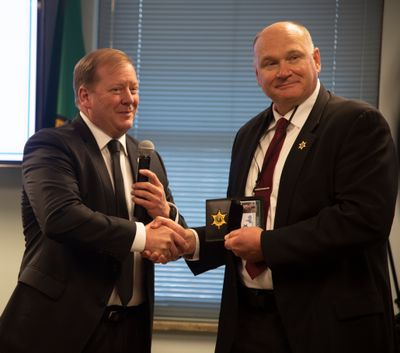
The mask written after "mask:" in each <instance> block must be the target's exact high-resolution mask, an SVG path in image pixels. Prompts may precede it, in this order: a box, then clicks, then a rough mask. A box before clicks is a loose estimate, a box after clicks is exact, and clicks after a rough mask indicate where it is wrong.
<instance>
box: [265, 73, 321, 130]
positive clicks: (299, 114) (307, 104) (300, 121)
mask: <svg viewBox="0 0 400 353" xmlns="http://www.w3.org/2000/svg"><path fill="white" fill-rule="evenodd" d="M320 87H321V84H320V82H319V79H318V81H317V85H316V87H315V89H314V92H313V93H312V94H311V96H310V97H308V98H307V99H306V100H305V101H304V102H303V103H301V104H300V105H299V106H298V108H297V111H296V113H295V114H294V115H293V118H292V121H291V124H293V125H294V126H296V127H298V128H300V129H301V128H302V127H303V125H304V124H305V122H306V120H307V118H308V116H309V115H310V113H311V110H312V108H313V106H314V104H315V102H316V100H317V98H318V93H319V89H320ZM272 111H273V114H274V119H275V122H276V121H278V120H279V119H280V118H281V117H282V116H281V115H280V114H279V113H278V112H277V111H275V109H272ZM292 113H293V109H292V110H291V111H289V112H287V113H286V114H285V116H284V117H285V118H286V119H289V118H290V116H291V115H292Z"/></svg>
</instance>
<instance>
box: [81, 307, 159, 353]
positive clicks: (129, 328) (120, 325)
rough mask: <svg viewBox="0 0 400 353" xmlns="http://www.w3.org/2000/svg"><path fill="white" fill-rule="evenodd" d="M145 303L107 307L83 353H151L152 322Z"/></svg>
mask: <svg viewBox="0 0 400 353" xmlns="http://www.w3.org/2000/svg"><path fill="white" fill-rule="evenodd" d="M146 308H147V306H146V305H145V304H142V305H139V306H137V307H133V308H128V309H122V308H121V307H111V308H107V309H106V311H105V313H104V315H103V318H102V320H101V321H100V323H99V325H98V326H97V328H96V330H95V332H94V333H93V335H92V337H91V338H90V340H89V342H88V343H87V345H86V347H85V349H84V350H83V352H82V353H150V351H151V349H150V346H151V343H150V339H151V338H150V323H149V320H150V318H149V314H148V312H147V309H146Z"/></svg>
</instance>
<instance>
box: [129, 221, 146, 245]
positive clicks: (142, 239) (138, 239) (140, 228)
mask: <svg viewBox="0 0 400 353" xmlns="http://www.w3.org/2000/svg"><path fill="white" fill-rule="evenodd" d="M135 223H136V234H135V239H134V240H133V243H132V247H131V252H135V251H136V252H142V251H143V250H144V247H145V245H146V228H145V226H144V224H143V223H141V222H135Z"/></svg>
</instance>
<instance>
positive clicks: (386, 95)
mask: <svg viewBox="0 0 400 353" xmlns="http://www.w3.org/2000/svg"><path fill="white" fill-rule="evenodd" d="M399 16H400V1H398V0H386V1H385V10H384V18H383V37H382V56H381V75H380V90H379V109H380V111H381V112H382V113H383V115H384V116H385V117H386V119H387V120H388V121H389V124H390V126H391V129H392V132H395V131H396V129H398V126H399V125H400V64H399V57H400V41H399V38H398V35H397V34H396V33H398V20H399ZM397 131H398V132H399V133H400V129H398V130H397ZM394 135H395V134H394ZM399 149H400V146H399ZM399 153H400V151H399ZM399 195H400V193H399ZM399 201H400V197H398V198H397V207H396V215H395V218H394V222H393V226H392V232H391V236H390V243H391V247H392V252H393V257H394V260H395V265H396V269H397V271H396V272H397V278H398V280H399V281H400V276H399V274H400V202H399ZM393 297H394V298H396V295H395V293H394V291H393ZM399 299H400V298H399ZM396 312H398V308H396Z"/></svg>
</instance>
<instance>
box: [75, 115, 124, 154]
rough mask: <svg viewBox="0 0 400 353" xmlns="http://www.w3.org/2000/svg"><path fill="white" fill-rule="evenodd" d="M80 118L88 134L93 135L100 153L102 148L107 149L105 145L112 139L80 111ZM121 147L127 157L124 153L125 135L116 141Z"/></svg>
mask: <svg viewBox="0 0 400 353" xmlns="http://www.w3.org/2000/svg"><path fill="white" fill-rule="evenodd" d="M80 114H81V117H82V119H83V121H84V122H85V124H86V125H87V126H88V128H89V130H90V132H91V133H92V134H93V136H94V138H95V140H96V142H97V145H98V146H99V149H100V151H102V150H103V148H105V147H107V143H109V142H110V141H111V140H112V139H113V138H112V137H110V136H108V135H107V134H106V133H105V132H104V131H103V130H101V129H100V128H99V127H98V126H96V125H95V124H93V123H92V122H91V120H90V119H89V118H88V117H87V116H86V115H85V113H83V112H82V111H81V112H80ZM117 140H118V141H119V142H120V143H121V145H122V147H123V148H122V150H123V151H124V153H125V155H128V153H127V152H126V134H124V135H122V136H121V137H120V138H119V139H117Z"/></svg>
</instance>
